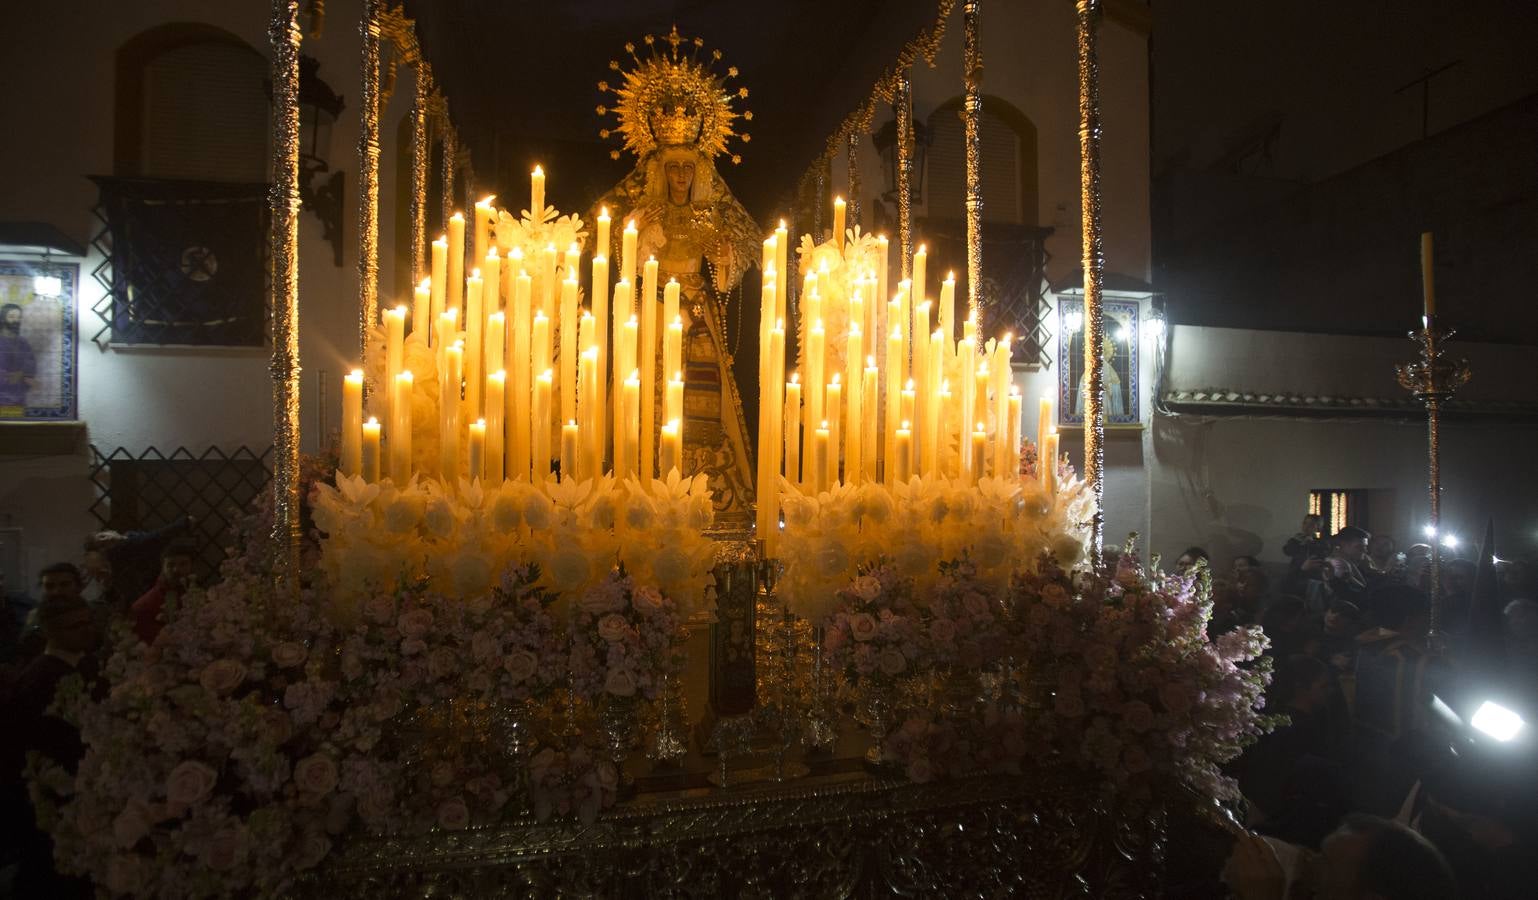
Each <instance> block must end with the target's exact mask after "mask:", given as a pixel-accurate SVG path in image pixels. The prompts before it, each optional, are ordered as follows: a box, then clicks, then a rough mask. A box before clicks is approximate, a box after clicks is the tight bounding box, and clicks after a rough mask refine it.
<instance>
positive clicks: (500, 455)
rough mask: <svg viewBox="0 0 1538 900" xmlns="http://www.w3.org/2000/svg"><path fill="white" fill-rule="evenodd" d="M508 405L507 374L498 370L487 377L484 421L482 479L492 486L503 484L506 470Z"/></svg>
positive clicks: (502, 370)
mask: <svg viewBox="0 0 1538 900" xmlns="http://www.w3.org/2000/svg"><path fill="white" fill-rule="evenodd" d="M506 405H507V372H506V370H504V369H498V370H497V371H495V372H492V373H491V374H490V375H487V376H486V418H485V419H483V420H482V421H484V422H485V423H486V448H485V460H484V463H483V464H484V465H485V467H486V468H485V469H484V471H483V474H482V477H483V478H485V479H486V483H487V484H489V485H492V486H496V485H499V484H501V483H502V476H503V472H504V471H505V468H506V467H505V465H504V462H505V460H506V454H505V453H504V449H505V448H506V446H507V442H506V436H505V434H504V427H503V424H502V423H503V412H504V410H505V409H506ZM513 475H514V477H517V470H516V469H515V470H514V471H513Z"/></svg>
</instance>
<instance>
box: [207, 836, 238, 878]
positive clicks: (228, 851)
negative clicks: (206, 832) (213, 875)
mask: <svg viewBox="0 0 1538 900" xmlns="http://www.w3.org/2000/svg"><path fill="white" fill-rule="evenodd" d="M245 858H246V834H245V830H244V829H239V828H225V829H223V830H222V831H218V832H215V833H214V836H213V837H211V838H209V839H208V843H207V844H206V845H205V846H204V847H203V865H205V866H208V867H209V868H210V869H213V870H214V871H215V872H227V871H229V870H230V869H233V868H235V866H237V865H239V864H240V863H241V862H242V861H244V860H245Z"/></svg>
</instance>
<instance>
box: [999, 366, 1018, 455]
mask: <svg viewBox="0 0 1538 900" xmlns="http://www.w3.org/2000/svg"><path fill="white" fill-rule="evenodd" d="M1020 401H1021V397H1020V388H1019V387H1017V386H1016V385H1013V384H1011V385H1010V386H1009V427H1008V429H1007V430H1006V435H1007V437H1006V439H1007V440H1008V442H1009V443H1008V448H1009V449H1008V460H1007V463H1006V468H1005V469H1000V470H999V476H1000V477H1004V476H1006V475H1007V476H1008V477H1010V478H1014V477H1016V476H1017V475H1018V474H1019V470H1020V412H1021V407H1020Z"/></svg>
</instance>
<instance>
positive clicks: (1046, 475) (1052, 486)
mask: <svg viewBox="0 0 1538 900" xmlns="http://www.w3.org/2000/svg"><path fill="white" fill-rule="evenodd" d="M1057 442H1058V435H1057V429H1056V428H1053V429H1051V430H1050V431H1048V432H1047V441H1046V448H1045V449H1046V452H1045V455H1043V456H1042V457H1041V459H1040V460H1039V461H1038V463H1037V464H1038V465H1039V466H1040V467H1041V474H1042V482H1041V483H1042V487H1044V488H1045V489H1046V492H1047V493H1048V494H1056V493H1057V456H1058V452H1057Z"/></svg>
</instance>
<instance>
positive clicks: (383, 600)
mask: <svg viewBox="0 0 1538 900" xmlns="http://www.w3.org/2000/svg"><path fill="white" fill-rule="evenodd" d="M363 615H364V616H366V617H367V618H368V620H369V621H371V622H376V623H378V624H380V625H385V624H388V623H389V622H390V620H391V619H394V618H395V598H394V597H391V596H390V595H389V594H374V595H372V596H370V597H369V598H368V599H367V600H364V601H363Z"/></svg>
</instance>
